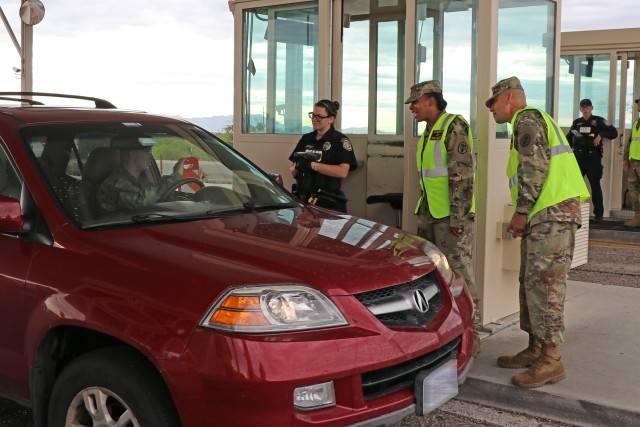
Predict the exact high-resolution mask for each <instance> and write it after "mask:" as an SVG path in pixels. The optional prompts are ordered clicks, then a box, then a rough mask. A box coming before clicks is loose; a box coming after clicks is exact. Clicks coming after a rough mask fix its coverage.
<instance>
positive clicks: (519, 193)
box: [486, 77, 588, 388]
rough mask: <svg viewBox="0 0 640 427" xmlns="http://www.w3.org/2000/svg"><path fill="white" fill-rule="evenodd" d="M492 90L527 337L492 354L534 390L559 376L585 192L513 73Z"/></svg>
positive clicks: (562, 140)
mask: <svg viewBox="0 0 640 427" xmlns="http://www.w3.org/2000/svg"><path fill="white" fill-rule="evenodd" d="M492 92H493V96H492V97H491V98H490V99H489V100H488V101H487V102H486V105H487V107H488V108H489V109H490V110H491V112H492V113H493V116H494V118H495V121H496V123H507V122H511V125H512V129H513V135H512V139H511V153H510V154H511V157H510V159H509V165H508V167H507V175H508V177H509V178H510V182H509V183H510V187H511V196H512V200H513V203H514V210H515V212H514V214H513V217H512V219H511V222H510V223H509V227H508V230H509V231H510V232H511V234H512V235H513V236H514V237H521V238H522V240H521V243H520V275H519V282H520V294H519V295H520V328H521V329H522V330H524V331H525V332H527V334H529V345H528V347H527V348H526V349H525V350H523V351H521V352H519V353H518V354H516V355H514V356H501V357H499V358H498V365H500V366H501V367H504V368H526V367H528V368H529V369H528V370H526V371H524V372H522V373H520V374H517V375H515V376H514V377H513V378H512V381H513V383H514V384H515V385H517V386H520V387H526V388H532V387H540V386H542V385H544V384H546V383H551V382H556V381H560V380H562V379H563V378H565V376H566V374H565V369H564V364H563V362H562V357H561V354H560V349H559V346H560V344H561V343H562V342H563V339H564V338H563V332H564V300H565V294H566V279H567V273H568V271H569V268H570V266H571V261H572V257H573V248H574V242H575V234H576V230H577V229H578V227H579V226H580V225H581V221H582V217H581V213H580V202H581V201H584V200H586V199H587V198H588V191H587V188H586V185H585V184H584V180H583V179H582V176H581V174H580V169H579V167H578V164H577V162H576V159H575V156H574V154H573V153H572V151H571V148H570V146H569V144H568V142H567V140H566V137H565V136H564V135H563V134H562V133H561V132H560V131H559V127H558V125H557V124H556V123H555V122H554V121H553V119H552V118H551V117H550V116H549V115H547V114H546V113H545V112H544V111H542V110H539V109H536V108H532V107H527V100H526V96H525V92H524V90H523V88H522V85H521V84H520V81H519V80H518V78H517V77H510V78H508V79H504V80H501V81H499V82H498V83H497V84H496V85H495V86H494V87H493V88H492ZM552 159H553V163H552Z"/></svg>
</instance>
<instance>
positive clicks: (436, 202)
mask: <svg viewBox="0 0 640 427" xmlns="http://www.w3.org/2000/svg"><path fill="white" fill-rule="evenodd" d="M456 117H458V118H459V119H460V120H462V121H463V122H464V123H465V124H466V125H467V126H469V124H468V123H467V121H466V120H465V119H464V118H463V117H462V116H460V115H458V114H448V113H444V114H442V115H440V117H438V120H437V121H436V123H435V124H434V125H433V128H432V129H431V131H430V132H429V135H428V136H427V142H426V144H425V141H424V137H425V134H424V133H423V134H422V136H421V137H420V141H418V151H417V153H416V163H417V166H418V172H419V173H420V187H421V189H422V194H421V195H420V199H419V200H418V205H417V206H416V209H415V213H416V214H417V213H418V211H419V210H420V204H421V203H422V198H423V197H426V198H427V204H428V205H429V212H431V215H432V216H433V217H434V218H444V217H447V216H449V215H450V207H449V171H448V168H447V165H448V163H449V161H448V156H447V147H446V146H445V140H446V136H447V131H448V130H449V125H451V123H452V122H453V120H454V119H455V118H456ZM469 145H470V147H469V149H470V150H471V161H472V163H473V168H474V170H473V174H474V182H475V156H474V154H473V136H472V135H471V128H469ZM475 211H476V201H475V198H474V199H473V200H472V202H471V212H474V213H475Z"/></svg>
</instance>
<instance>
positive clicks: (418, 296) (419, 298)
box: [413, 289, 429, 313]
mask: <svg viewBox="0 0 640 427" xmlns="http://www.w3.org/2000/svg"><path fill="white" fill-rule="evenodd" d="M413 302H415V303H416V310H418V311H419V312H420V313H426V312H427V311H429V300H428V299H427V296H426V295H425V294H424V292H423V291H422V289H417V290H416V291H415V292H414V293H413Z"/></svg>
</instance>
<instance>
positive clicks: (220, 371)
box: [160, 316, 473, 427]
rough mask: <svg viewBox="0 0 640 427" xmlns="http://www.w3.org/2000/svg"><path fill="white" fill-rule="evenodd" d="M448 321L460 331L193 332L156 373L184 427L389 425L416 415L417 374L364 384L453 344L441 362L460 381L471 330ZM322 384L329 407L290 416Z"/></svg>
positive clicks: (453, 321)
mask: <svg viewBox="0 0 640 427" xmlns="http://www.w3.org/2000/svg"><path fill="white" fill-rule="evenodd" d="M454 317H457V316H454ZM450 320H451V322H450V323H457V324H458V327H456V328H454V329H452V330H449V331H444V332H445V333H442V332H443V331H438V332H439V333H433V332H424V331H420V332H397V331H396V332H394V331H389V330H388V329H386V328H384V327H382V328H381V329H383V330H386V331H385V332H384V333H375V334H374V333H372V331H370V330H363V329H361V328H353V327H346V328H339V329H340V330H339V329H336V330H325V331H315V332H309V333H302V334H295V335H297V337H296V338H297V340H296V341H281V340H276V337H274V336H271V337H255V336H253V337H243V338H244V339H240V338H239V337H238V336H237V335H233V336H231V335H222V334H218V333H215V332H212V331H209V330H204V329H199V330H197V331H196V332H195V334H194V337H193V339H192V342H191V344H190V346H189V350H188V352H187V353H186V354H185V356H184V357H183V358H181V359H180V360H179V361H162V362H161V367H160V368H161V371H162V372H163V374H164V376H165V378H166V379H167V383H168V384H169V388H170V389H171V392H172V395H173V396H174V399H175V402H176V406H177V408H178V411H179V413H180V416H181V418H182V421H183V425H184V426H185V427H189V426H197V427H201V426H218V425H224V426H246V425H274V426H276V425H277V426H296V427H297V426H318V425H322V426H323V427H325V426H326V427H331V426H335V427H338V426H345V425H363V426H366V425H393V424H394V423H396V422H397V419H398V418H397V417H401V418H400V419H402V417H404V416H406V415H409V414H412V413H415V402H416V398H415V394H414V389H413V384H412V381H413V379H412V378H413V377H414V376H415V375H417V371H416V372H414V373H411V372H406V373H405V376H404V378H403V381H405V385H404V386H402V385H400V386H395V387H394V386H393V384H390V385H389V386H388V389H387V390H384V388H387V385H385V386H383V387H382V389H378V390H376V392H375V393H373V394H370V393H369V392H367V390H366V387H365V386H366V384H363V381H366V380H367V378H372V376H374V377H375V378H374V379H375V380H379V379H380V378H381V375H382V376H383V375H384V372H385V371H394V370H396V369H397V368H398V367H404V368H402V369H405V371H406V366H407V365H410V364H411V363H413V362H414V361H416V360H423V359H424V358H425V356H428V355H429V354H431V353H438V351H439V349H441V348H442V347H447V346H446V345H444V346H443V345H442V343H443V342H447V343H454V345H453V346H452V348H451V349H450V350H448V352H446V355H449V354H455V355H457V357H458V378H459V381H463V379H464V377H465V376H466V372H467V369H468V365H469V363H470V360H471V357H470V353H469V352H468V351H466V350H465V348H466V347H470V346H469V345H468V344H467V343H468V342H471V340H472V336H473V331H472V328H471V327H470V326H469V327H466V328H464V329H463V328H461V327H460V321H459V319H458V320H457V321H455V320H456V319H450ZM445 323H448V322H445ZM460 334H461V335H460ZM305 335H306V337H305ZM318 335H320V336H318ZM312 337H313V338H312ZM280 338H282V337H280ZM305 338H308V339H305ZM289 339H291V338H289ZM425 350H426V351H427V353H425ZM447 357H449V356H447ZM363 379H364V380H363ZM326 381H333V383H334V387H335V394H336V402H337V404H336V405H335V406H333V407H329V408H322V409H316V410H310V411H298V410H295V409H294V407H293V390H294V389H295V388H296V387H301V386H305V385H311V384H317V383H322V382H326ZM392 382H393V381H392ZM394 384H395V383H394ZM369 422H372V423H373V424H367V423H369ZM388 423H390V424H388Z"/></svg>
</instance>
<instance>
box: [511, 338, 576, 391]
mask: <svg viewBox="0 0 640 427" xmlns="http://www.w3.org/2000/svg"><path fill="white" fill-rule="evenodd" d="M566 376H567V374H566V373H565V371H564V364H563V363H562V356H561V355H560V349H559V348H558V347H557V346H556V345H555V344H542V355H541V356H540V357H539V358H538V360H537V361H536V363H535V364H534V365H533V366H532V367H530V368H529V369H528V370H526V371H524V372H521V373H519V374H517V375H514V376H513V377H512V378H511V382H513V383H514V384H515V385H517V386H518V387H524V388H535V387H542V386H543V385H545V384H547V383H555V382H558V381H560V380H562V379H564V378H565V377H566Z"/></svg>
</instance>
